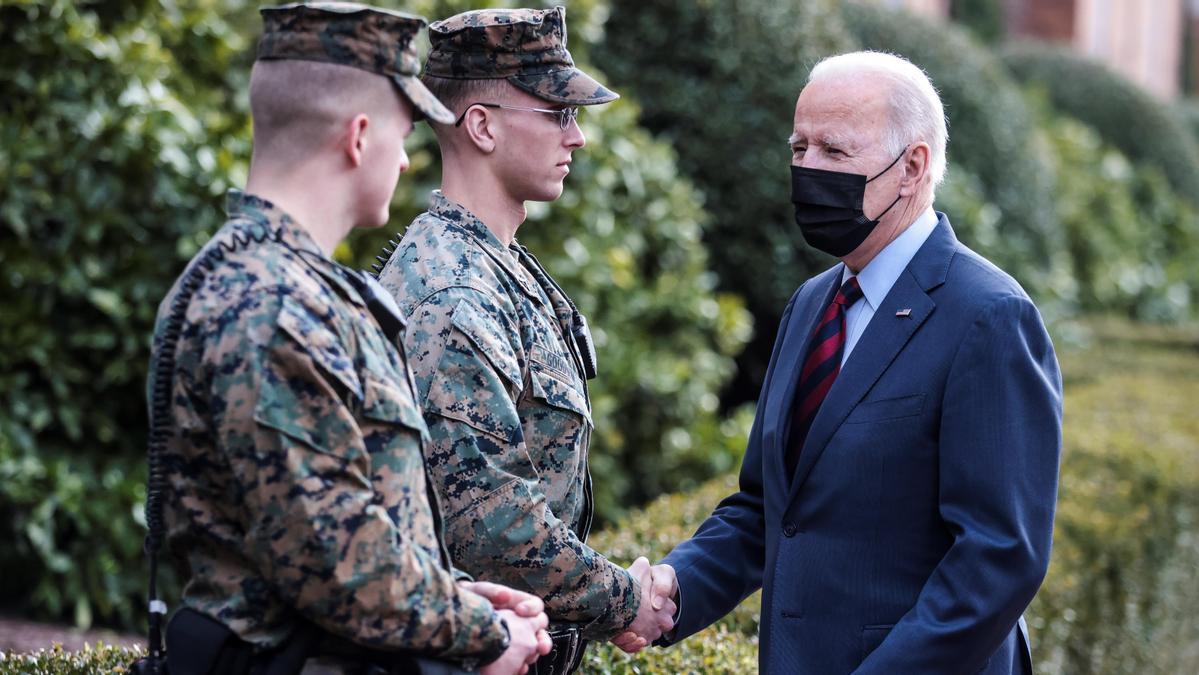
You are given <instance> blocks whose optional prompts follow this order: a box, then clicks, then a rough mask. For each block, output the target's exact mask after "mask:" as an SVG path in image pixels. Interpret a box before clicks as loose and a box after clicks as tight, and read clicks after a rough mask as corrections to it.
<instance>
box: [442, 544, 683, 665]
mask: <svg viewBox="0 0 1199 675" xmlns="http://www.w3.org/2000/svg"><path fill="white" fill-rule="evenodd" d="M629 574H631V575H632V576H633V578H634V579H636V580H637V583H638V584H640V585H641V604H640V607H639V608H638V610H637V616H636V617H635V618H634V619H633V622H632V623H630V624H629V628H628V630H626V631H625V632H623V633H621V634H619V635H617V636H616V637H614V638H612V644H614V645H616V646H617V647H618V648H620V649H621V650H623V651H624V652H626V653H628V654H635V653H637V652H639V651H641V650H642V649H645V648H646V647H648V646H649V645H650V644H651V643H652V642H653V641H654V640H657V639H658V638H659V637H661V636H662V634H663V633H666V632H669V631H670V630H671V629H672V628H674V615H675V611H676V609H677V605H676V603H675V598H676V596H677V594H678V583H677V581H676V579H675V574H674V568H673V567H671V566H670V565H653V566H651V565H650V564H649V560H647V559H646V558H644V557H641V558H638V559H637V560H635V561H634V562H633V564H632V565H630V566H629ZM459 585H460V586H461V587H462V588H464V589H466V590H469V591H472V592H474V593H477V594H479V595H482V596H483V597H485V598H487V599H488V600H489V601H491V604H492V606H493V607H494V608H495V610H496V611H497V612H498V613H499V615H500V616H501V617H503V619H504V622H505V623H506V624H508V632H509V636H510V639H511V640H510V643H509V646H508V649H507V650H506V651H505V652H504V654H503V656H501V657H500V658H499V659H498V660H496V661H494V662H492V663H490V664H488V665H487V666H485V667H484V668H483V670H482V675H508V674H509V673H515V674H517V675H522V674H523V673H526V672H528V668H529V666H531V665H532V664H533V663H535V662H536V661H537V658H538V657H540V656H544V655H546V654H548V653H549V652H550V649H551V648H552V644H551V642H550V638H549V635H548V634H547V633H546V628H547V627H548V625H549V620H548V619H547V618H546V615H545V605H544V603H543V602H542V601H541V599H540V598H538V597H536V596H534V595H530V594H528V593H524V592H521V591H517V590H515V589H512V588H508V587H506V586H501V585H499V584H493V583H489V582H485V581H471V582H467V581H463V582H459Z"/></svg>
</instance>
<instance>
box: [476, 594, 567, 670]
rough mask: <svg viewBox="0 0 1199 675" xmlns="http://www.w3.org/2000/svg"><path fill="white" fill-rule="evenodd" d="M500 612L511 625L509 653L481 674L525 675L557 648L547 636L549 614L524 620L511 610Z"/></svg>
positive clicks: (506, 652) (509, 626) (506, 651)
mask: <svg viewBox="0 0 1199 675" xmlns="http://www.w3.org/2000/svg"><path fill="white" fill-rule="evenodd" d="M496 611H497V612H498V613H499V615H500V616H501V617H503V619H504V622H505V623H507V624H508V635H509V637H510V640H509V642H508V649H506V650H504V654H503V656H501V657H500V658H498V659H496V660H495V661H492V662H491V663H489V664H487V665H486V666H484V667H483V669H482V670H480V671H479V672H480V673H481V674H482V675H524V674H525V673H527V672H529V666H530V665H532V664H533V663H535V662H536V661H537V659H538V657H541V656H544V655H545V654H549V653H550V649H552V648H553V643H552V642H550V636H549V634H548V633H546V632H545V629H546V627H548V626H549V619H548V618H546V616H545V614H538V615H537V616H534V617H524V616H520V615H518V614H517V613H516V612H513V611H512V610H510V609H500V610H496Z"/></svg>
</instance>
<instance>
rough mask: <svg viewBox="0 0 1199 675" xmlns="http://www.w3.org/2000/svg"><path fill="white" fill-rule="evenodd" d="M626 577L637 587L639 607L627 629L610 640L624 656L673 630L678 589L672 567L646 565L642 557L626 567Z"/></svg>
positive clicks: (647, 561)
mask: <svg viewBox="0 0 1199 675" xmlns="http://www.w3.org/2000/svg"><path fill="white" fill-rule="evenodd" d="M629 574H631V575H633V578H634V579H636V580H637V583H639V584H641V606H640V607H639V608H638V610H637V616H636V618H634V619H633V622H632V623H631V624H629V629H628V630H626V631H625V632H623V633H621V634H620V635H617V636H616V637H614V638H612V644H614V645H616V646H617V647H618V648H620V649H621V650H623V651H624V652H625V653H627V654H636V653H637V652H639V651H641V650H642V649H645V648H646V647H648V646H649V645H650V644H651V643H653V641H654V640H657V639H658V638H659V637H662V634H663V633H668V632H670V630H671V629H672V628H674V615H675V612H676V610H677V609H678V607H677V605H676V598H677V596H678V591H679V586H678V581H677V580H676V578H675V574H674V568H673V567H671V566H670V565H653V566H650V564H649V560H647V559H646V558H644V557H641V558H637V560H635V561H633V564H632V565H629Z"/></svg>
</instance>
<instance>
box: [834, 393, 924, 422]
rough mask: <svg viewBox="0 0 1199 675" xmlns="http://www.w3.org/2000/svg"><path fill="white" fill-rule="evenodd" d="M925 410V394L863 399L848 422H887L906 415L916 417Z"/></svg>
mask: <svg viewBox="0 0 1199 675" xmlns="http://www.w3.org/2000/svg"><path fill="white" fill-rule="evenodd" d="M923 411H924V394H912V395H910V396H897V397H890V398H884V399H878V400H873V401H869V400H868V401H863V402H861V403H859V404H858V405H857V407H855V408H854V409H853V412H851V413H850V414H849V418H848V419H846V420H845V423H846V424H869V423H871V422H886V421H889V420H898V419H903V418H905V417H915V416H917V415H919V414H920V413H921V412H923Z"/></svg>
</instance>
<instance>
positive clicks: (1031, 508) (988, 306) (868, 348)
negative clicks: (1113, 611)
mask: <svg viewBox="0 0 1199 675" xmlns="http://www.w3.org/2000/svg"><path fill="white" fill-rule="evenodd" d="M793 131H794V133H792V135H791V139H790V142H791V147H792V150H793V156H792V161H791V163H792V201H793V202H794V204H795V216H796V222H797V223H798V225H799V226H800V228H802V230H803V233H804V237H805V239H806V240H807V242H808V243H809V244H810V245H812V246H815V247H816V248H819V249H821V250H823V251H826V252H828V253H830V254H832V255H834V256H836V257H838V258H840V260H841V261H840V263H838V264H836V265H834V266H833V267H832V268H830V269H829V270H827V271H825V272H823V273H822V274H819V275H817V276H815V277H813V278H811V279H809V280H808V281H807V282H805V283H804V284H803V285H802V286H800V287H799V290H797V291H796V292H795V295H794V296H793V297H792V298H791V301H790V303H789V304H788V306H787V309H786V312H785V313H784V314H783V320H782V324H781V325H780V327H779V332H778V337H777V339H776V342H775V346H774V353H773V354H772V356H771V359H770V369H769V371H768V372H767V375H766V381H765V383H764V384H763V387H762V393H761V397H760V399H759V401H758V410H757V417H756V419H755V420H754V425H753V430H752V432H751V435H750V439H749V446H748V449H747V451H746V455H745V459H744V463H743V464H742V467H741V476H740V491H739V492H737V493H736V494H734V495H731V496H730V497H728V498H726V499H725V500H724V501H723V502H721V503H720V505H719V506H717V507H716V510H715V511H714V512H713V513H712V515H711V516H710V517H709V518H708V519H707V521H706V522H704V524H703V525H702V526H701V527H700V528H699V530H698V531H697V532H696V533H695V535H694V537H692V538H691V539H690V540H689V541H685V542H683V543H682V544H680V545H679V546H678V547H676V548H675V549H674V551H672V552H671V554H670V555H669V556H667V557H666V559H665V560H664V561H663V563H662V564H660V565H657V566H655V567H654V569H653V572H654V584H655V588H656V589H658V592H659V593H662V594H663V595H674V594H675V593H677V599H678V600H679V601H680V603H681V604H680V609H679V616H678V623H677V627H676V629H675V631H674V632H673V633H671V634H669V635H667V636H666V637H665V638H664V640H663V642H664V643H666V644H669V643H671V642H674V641H678V640H681V639H683V638H685V637H686V636H688V635H690V634H692V633H694V632H696V631H698V630H700V629H702V628H704V627H705V626H707V625H709V624H710V623H712V622H713V621H715V620H717V619H719V618H720V617H721V616H723V615H724V614H726V613H727V612H728V611H729V610H731V609H733V608H734V607H735V606H736V605H737V604H738V603H739V602H741V600H742V599H744V598H745V597H746V596H748V595H749V594H751V593H753V592H754V591H756V590H757V589H758V588H759V587H761V588H764V593H763V600H762V626H761V653H760V657H759V658H760V664H761V669H762V672H766V673H787V674H792V673H798V674H806V673H810V674H812V675H833V674H837V673H850V672H854V673H885V674H888V675H893V674H896V673H902V674H907V673H979V672H981V673H988V674H999V673H1004V674H1006V673H1031V672H1032V661H1031V653H1030V650H1029V643H1028V636H1027V628H1026V626H1025V623H1024V620H1023V618H1022V616H1021V614H1022V612H1023V611H1024V609H1025V608H1026V607H1027V606H1028V604H1029V602H1030V601H1031V600H1032V598H1033V596H1034V595H1035V594H1036V592H1037V588H1038V587H1039V586H1040V584H1041V581H1042V579H1043V578H1044V576H1045V572H1046V569H1047V567H1048V564H1049V551H1050V544H1051V540H1052V533H1053V513H1054V506H1055V503H1056V499H1057V472H1058V461H1059V457H1060V452H1061V413H1062V400H1061V377H1060V374H1059V371H1058V365H1057V359H1056V357H1055V355H1054V352H1053V346H1052V345H1051V343H1050V340H1049V336H1048V334H1047V333H1046V331H1045V327H1044V324H1043V323H1042V320H1041V316H1040V314H1039V313H1038V311H1037V309H1036V307H1035V306H1033V303H1032V302H1031V301H1030V300H1029V298H1028V296H1027V295H1026V294H1025V293H1024V291H1023V290H1022V289H1021V288H1020V286H1019V284H1017V283H1016V282H1015V281H1014V280H1013V279H1012V278H1011V277H1010V276H1008V275H1007V274H1005V273H1004V272H1003V271H1001V270H999V269H998V268H996V267H995V266H994V265H992V264H991V263H989V262H987V261H986V260H984V259H983V258H982V257H980V256H979V255H978V254H976V253H974V252H973V251H971V250H970V249H968V248H967V247H966V246H964V245H963V244H962V243H960V242H959V241H958V240H957V239H956V237H955V236H954V232H953V228H952V227H950V224H949V219H948V218H947V217H946V216H945V215H944V214H941V213H937V212H935V211H934V210H933V208H932V204H933V196H934V191H935V188H936V186H937V184H938V183H940V181H941V179H942V176H943V175H944V172H945V146H946V129H945V118H944V113H943V111H942V107H941V102H940V100H939V98H938V96H937V93H936V90H935V89H934V88H933V86H932V84H931V83H930V82H929V80H928V78H927V76H926V75H925V74H924V73H923V71H921V70H920V69H919V68H917V67H916V66H914V65H912V64H911V63H909V62H908V61H906V60H904V59H902V58H900V57H896V56H892V55H889V54H881V53H871V52H859V53H853V54H843V55H840V56H835V57H832V58H829V59H826V60H825V61H823V62H822V63H820V64H819V65H817V66H816V68H815V69H813V71H812V73H811V77H810V78H809V81H808V84H807V86H806V87H805V88H804V89H803V91H802V92H801V93H800V96H799V100H798V102H797V103H796V106H795V126H794V130H793ZM676 574H677V586H676V585H675V575H676ZM657 600H658V598H657V597H655V601H657Z"/></svg>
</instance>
